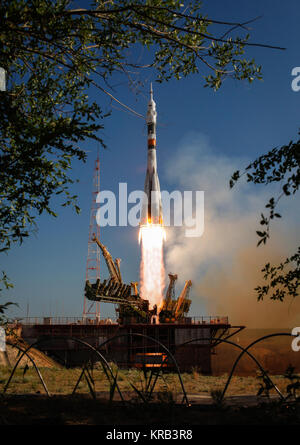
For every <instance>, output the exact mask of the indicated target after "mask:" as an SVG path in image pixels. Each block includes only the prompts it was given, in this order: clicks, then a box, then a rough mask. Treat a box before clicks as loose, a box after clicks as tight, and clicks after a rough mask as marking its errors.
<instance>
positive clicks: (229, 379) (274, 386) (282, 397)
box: [178, 334, 284, 400]
mask: <svg viewBox="0 0 300 445" xmlns="http://www.w3.org/2000/svg"><path fill="white" fill-rule="evenodd" d="M277 335H280V334H277ZM199 340H216V337H207V338H203V337H201V338H194V339H192V340H188V341H186V342H184V343H181V344H180V345H179V346H178V347H179V348H180V347H181V346H184V345H186V344H189V343H192V342H193V341H199ZM218 341H221V342H223V343H228V344H230V345H232V346H235V347H237V348H238V349H241V350H242V352H241V354H240V355H239V357H238V359H237V361H236V363H234V365H233V367H232V370H231V372H230V375H229V378H228V380H227V382H226V385H225V387H224V390H223V393H222V397H221V400H223V398H224V395H225V392H226V390H227V388H228V386H229V383H230V381H231V378H232V375H233V372H234V369H235V367H236V365H237V363H238V361H239V359H240V358H241V357H242V356H243V354H244V353H246V354H247V355H248V356H249V357H250V358H252V360H254V362H255V363H256V364H257V366H258V367H259V369H260V370H261V372H262V373H263V375H264V376H266V377H267V379H268V380H269V382H270V383H271V385H272V386H273V388H274V389H275V390H276V392H277V393H278V394H279V396H280V397H281V399H284V395H283V394H282V393H281V391H280V390H279V389H278V388H277V386H276V385H275V383H273V381H272V379H271V378H270V377H269V375H268V373H267V372H266V370H265V369H264V368H263V367H262V365H261V364H260V363H259V361H258V360H257V358H256V357H255V356H254V355H253V354H251V353H250V352H248V351H247V348H249V346H251V345H249V346H248V347H247V348H243V347H242V346H240V345H237V344H236V343H234V342H232V341H229V340H226V339H225V338H219V339H218ZM256 342H257V341H256ZM256 342H254V343H256ZM208 346H209V347H212V346H211V345H208Z"/></svg>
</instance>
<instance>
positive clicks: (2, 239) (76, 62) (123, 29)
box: [0, 0, 274, 252]
mask: <svg viewBox="0 0 300 445" xmlns="http://www.w3.org/2000/svg"><path fill="white" fill-rule="evenodd" d="M251 21H253V20H249V21H248V22H247V23H233V22H226V21H217V20H214V19H212V18H209V17H207V16H206V15H205V14H204V13H203V12H202V5H201V2H199V1H198V0H193V1H191V2H190V4H189V5H185V6H183V5H182V4H181V3H180V2H179V1H178V0H148V1H144V0H132V1H129V2H124V1H121V0H111V1H103V0H96V1H93V2H91V3H90V4H89V6H88V8H87V9H84V8H76V7H74V8H72V1H69V0H53V1H52V0H3V1H2V2H1V4H0V23H1V27H0V67H2V68H4V69H5V71H6V73H7V75H8V88H7V91H6V92H3V91H2V92H1V91H0V95H1V101H0V184H1V192H0V196H1V200H0V222H1V229H0V251H2V252H3V251H7V250H8V249H9V248H10V246H11V243H13V242H20V243H22V241H23V240H24V238H25V237H28V236H29V234H30V230H31V229H33V228H34V225H35V223H36V218H37V216H38V215H40V214H41V213H43V212H48V213H49V214H50V215H53V216H55V213H54V211H53V209H52V208H51V198H52V197H53V196H54V195H61V196H62V197H63V202H62V205H73V206H74V208H75V210H76V211H77V212H79V207H78V206H77V203H76V196H72V194H71V193H70V185H71V184H72V180H71V178H70V175H69V171H70V169H71V167H72V162H73V161H74V160H75V159H79V160H81V161H84V160H85V157H86V154H85V152H84V151H83V149H82V148H81V147H80V143H81V142H82V141H84V140H86V139H93V140H95V141H98V142H99V143H101V144H103V145H104V141H103V140H102V138H101V135H100V133H99V131H100V130H101V129H102V128H103V123H102V121H101V120H102V119H103V118H104V117H105V116H106V115H105V114H104V112H103V110H102V108H101V107H100V105H99V104H98V103H95V102H92V101H91V100H90V98H89V96H88V92H89V89H90V88H91V87H94V88H98V89H99V90H101V91H102V92H103V93H104V94H106V95H108V96H109V97H110V98H111V100H116V101H118V99H117V98H115V97H114V96H113V94H112V89H111V87H110V79H111V78H112V76H114V75H124V76H126V78H127V79H129V81H130V80H131V78H132V76H133V75H136V76H137V75H142V74H143V72H144V70H145V69H151V70H154V71H155V73H156V80H157V81H158V82H163V81H167V80H169V79H171V78H176V79H179V78H180V77H185V76H188V75H190V74H192V73H201V74H202V76H203V79H204V80H203V84H204V86H207V87H211V88H214V89H215V90H217V89H218V88H219V87H220V86H221V84H222V82H223V80H224V79H225V78H226V77H231V78H233V79H238V80H247V81H249V82H252V81H253V80H255V79H260V78H261V68H260V66H257V65H256V64H255V62H254V60H248V59H247V58H245V57H244V53H245V49H246V47H247V46H264V47H268V48H274V47H272V46H269V45H263V44H260V43H252V42H250V41H249V34H248V28H247V24H248V23H250V22H251ZM239 33H242V34H243V35H242V36H240V35H239ZM140 47H143V48H147V49H148V53H147V58H146V59H147V60H146V61H145V62H143V63H139V62H137V61H136V60H135V58H134V54H136V53H137V50H138V48H140ZM132 70H134V71H135V74H132ZM118 102H119V101H118ZM119 103H120V102H119ZM122 105H124V104H122ZM124 106H125V107H126V105H124ZM127 108H128V107H127ZM131 111H132V112H134V111H133V110H131Z"/></svg>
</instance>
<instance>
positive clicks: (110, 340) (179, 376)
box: [98, 332, 189, 406]
mask: <svg viewBox="0 0 300 445" xmlns="http://www.w3.org/2000/svg"><path fill="white" fill-rule="evenodd" d="M133 336H135V337H142V338H147V339H148V340H152V341H153V342H154V343H156V344H158V345H159V346H161V347H162V348H163V350H164V351H165V352H166V353H167V355H169V356H170V357H171V359H172V361H173V363H174V365H175V367H176V371H177V375H178V378H179V381H180V385H181V389H182V392H183V400H185V401H186V404H187V406H189V401H188V397H187V394H186V391H185V387H184V384H183V381H182V378H181V373H180V369H179V366H178V363H177V360H176V359H175V357H174V355H173V354H172V353H171V352H170V350H169V349H168V348H167V347H166V346H165V345H164V344H163V343H161V342H160V341H159V340H156V339H155V338H153V337H150V336H149V335H145V334H139V333H135V332H128V333H127V334H118V335H115V336H114V337H111V338H108V339H107V340H105V341H104V342H103V343H101V344H100V345H99V346H98V349H100V348H102V347H103V346H105V345H106V344H108V343H110V342H112V341H113V340H116V339H117V338H121V337H133ZM155 382H156V381H155ZM153 388H154V387H153ZM153 388H152V391H153Z"/></svg>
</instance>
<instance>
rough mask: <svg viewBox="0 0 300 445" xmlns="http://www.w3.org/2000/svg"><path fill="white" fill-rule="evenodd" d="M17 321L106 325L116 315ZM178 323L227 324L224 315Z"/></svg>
mask: <svg viewBox="0 0 300 445" xmlns="http://www.w3.org/2000/svg"><path fill="white" fill-rule="evenodd" d="M15 321H16V322H18V323H21V324H22V325H26V326H33V325H38V324H40V325H103V324H105V325H107V324H117V317H106V318H104V317H101V318H88V317H24V318H21V319H18V320H15ZM177 323H178V324H181V323H184V324H193V325H195V324H199V325H205V324H207V325H211V324H225V325H227V324H228V317H224V316H217V315H214V316H197V317H185V318H184V320H179V321H178V322H177Z"/></svg>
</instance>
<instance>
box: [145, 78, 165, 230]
mask: <svg viewBox="0 0 300 445" xmlns="http://www.w3.org/2000/svg"><path fill="white" fill-rule="evenodd" d="M156 117H157V112H156V103H155V102H154V100H153V89H152V83H151V87H150V100H149V102H148V109H147V116H146V123H147V132H148V150H147V151H148V158H147V172H146V179H145V187H144V192H145V195H144V200H143V203H142V211H141V222H140V225H141V226H143V225H147V224H159V225H162V223H163V218H162V204H161V193H160V185H159V179H158V175H157V161H156Z"/></svg>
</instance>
